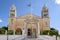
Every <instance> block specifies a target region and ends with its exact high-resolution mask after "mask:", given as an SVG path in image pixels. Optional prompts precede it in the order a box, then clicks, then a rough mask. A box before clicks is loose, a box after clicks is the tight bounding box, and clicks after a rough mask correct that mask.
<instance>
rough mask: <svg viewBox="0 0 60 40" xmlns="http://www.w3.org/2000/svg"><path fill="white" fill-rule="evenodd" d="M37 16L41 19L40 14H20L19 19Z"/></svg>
mask: <svg viewBox="0 0 60 40" xmlns="http://www.w3.org/2000/svg"><path fill="white" fill-rule="evenodd" d="M31 17H33V18H37V19H40V16H36V15H33V14H26V15H23V16H19V17H18V19H28V18H31Z"/></svg>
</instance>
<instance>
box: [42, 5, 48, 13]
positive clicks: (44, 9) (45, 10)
mask: <svg viewBox="0 0 60 40" xmlns="http://www.w3.org/2000/svg"><path fill="white" fill-rule="evenodd" d="M42 11H43V12H48V8H47V7H46V5H45V4H44V6H43V8H42Z"/></svg>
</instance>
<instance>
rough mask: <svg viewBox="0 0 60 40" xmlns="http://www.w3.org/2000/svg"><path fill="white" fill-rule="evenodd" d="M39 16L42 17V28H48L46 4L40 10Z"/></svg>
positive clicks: (48, 19) (48, 20)
mask: <svg viewBox="0 0 60 40" xmlns="http://www.w3.org/2000/svg"><path fill="white" fill-rule="evenodd" d="M41 18H42V23H43V24H42V25H43V26H42V28H43V30H50V18H49V14H48V8H47V7H46V5H45V4H44V5H43V8H42V12H41Z"/></svg>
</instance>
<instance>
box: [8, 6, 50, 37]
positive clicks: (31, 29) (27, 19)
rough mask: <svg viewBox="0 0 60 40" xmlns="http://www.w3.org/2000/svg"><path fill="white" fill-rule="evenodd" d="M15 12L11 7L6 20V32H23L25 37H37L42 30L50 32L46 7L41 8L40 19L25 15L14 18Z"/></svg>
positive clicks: (13, 7) (14, 8)
mask: <svg viewBox="0 0 60 40" xmlns="http://www.w3.org/2000/svg"><path fill="white" fill-rule="evenodd" d="M16 11H17V10H16V7H15V6H14V5H12V6H11V8H10V15H9V18H8V30H13V31H14V30H15V31H19V32H22V30H24V31H25V34H26V35H27V36H31V35H35V36H37V35H38V34H40V32H42V31H43V30H50V18H49V13H48V8H47V7H46V5H44V6H43V8H42V11H41V17H40V16H36V15H33V14H26V15H23V16H20V17H17V18H16Z"/></svg>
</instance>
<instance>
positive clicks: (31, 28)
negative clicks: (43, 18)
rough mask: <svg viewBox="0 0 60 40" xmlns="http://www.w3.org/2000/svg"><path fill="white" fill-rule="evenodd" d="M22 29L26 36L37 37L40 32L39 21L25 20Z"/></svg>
mask: <svg viewBox="0 0 60 40" xmlns="http://www.w3.org/2000/svg"><path fill="white" fill-rule="evenodd" d="M24 30H25V35H26V37H31V38H37V37H38V35H39V34H40V27H39V23H38V22H36V21H27V22H26V21H25V23H24Z"/></svg>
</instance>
